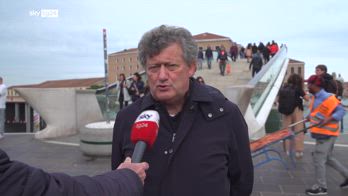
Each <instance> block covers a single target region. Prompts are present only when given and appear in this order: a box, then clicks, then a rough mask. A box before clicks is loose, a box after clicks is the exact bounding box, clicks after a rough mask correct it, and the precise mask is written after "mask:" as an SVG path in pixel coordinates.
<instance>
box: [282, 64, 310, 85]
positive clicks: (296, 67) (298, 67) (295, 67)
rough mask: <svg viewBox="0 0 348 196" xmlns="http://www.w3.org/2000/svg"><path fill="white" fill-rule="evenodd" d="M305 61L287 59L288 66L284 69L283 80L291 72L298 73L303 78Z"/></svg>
mask: <svg viewBox="0 0 348 196" xmlns="http://www.w3.org/2000/svg"><path fill="white" fill-rule="evenodd" d="M304 69H305V63H304V62H302V61H298V60H295V59H289V63H288V68H287V70H286V75H285V77H284V82H286V81H287V80H288V78H289V76H290V75H291V74H294V73H295V74H298V75H300V76H301V77H302V78H303V79H306V78H304Z"/></svg>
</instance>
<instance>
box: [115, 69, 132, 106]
mask: <svg viewBox="0 0 348 196" xmlns="http://www.w3.org/2000/svg"><path fill="white" fill-rule="evenodd" d="M128 87H129V86H128V83H127V80H126V76H125V75H124V74H123V73H121V74H120V75H119V77H118V84H117V86H116V92H117V100H118V102H119V104H120V110H122V108H123V106H128V102H129V101H130V100H131V97H130V95H129V92H128Z"/></svg>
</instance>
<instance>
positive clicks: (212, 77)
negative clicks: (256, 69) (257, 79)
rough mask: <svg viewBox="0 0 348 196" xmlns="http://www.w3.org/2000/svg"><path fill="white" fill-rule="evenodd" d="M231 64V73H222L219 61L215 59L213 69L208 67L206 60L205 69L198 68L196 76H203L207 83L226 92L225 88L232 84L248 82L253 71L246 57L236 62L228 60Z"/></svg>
mask: <svg viewBox="0 0 348 196" xmlns="http://www.w3.org/2000/svg"><path fill="white" fill-rule="evenodd" d="M228 63H229V64H231V73H230V74H225V76H221V75H220V69H219V65H218V63H217V62H216V60H215V61H213V64H212V69H210V70H209V69H208V66H207V64H206V62H204V64H203V69H202V70H199V69H197V72H196V74H195V76H202V77H203V78H204V81H205V83H206V84H208V85H211V86H214V87H215V88H217V89H219V90H220V91H221V92H223V93H224V88H225V87H228V86H231V85H241V84H246V83H247V82H248V81H249V80H250V79H251V71H249V63H247V62H246V59H242V60H241V59H238V60H237V61H236V62H232V61H231V60H230V61H228Z"/></svg>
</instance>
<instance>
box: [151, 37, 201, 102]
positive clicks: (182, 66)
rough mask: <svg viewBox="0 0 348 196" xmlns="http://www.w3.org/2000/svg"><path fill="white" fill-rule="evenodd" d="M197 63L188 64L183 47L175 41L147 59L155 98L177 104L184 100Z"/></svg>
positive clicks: (152, 92) (152, 93)
mask: <svg viewBox="0 0 348 196" xmlns="http://www.w3.org/2000/svg"><path fill="white" fill-rule="evenodd" d="M195 71H196V65H195V64H194V63H193V64H192V65H191V66H189V65H187V64H186V63H185V61H184V59H183V52H182V50H181V47H180V46H179V45H178V44H176V43H173V44H171V45H169V46H168V47H167V48H165V49H163V50H162V51H161V52H160V53H159V54H158V55H156V56H154V57H152V58H149V59H147V65H146V73H147V76H148V83H149V87H150V92H151V95H152V96H153V97H154V99H155V100H157V101H160V102H163V103H166V104H176V103H180V102H182V101H183V100H184V98H185V94H186V92H187V91H188V89H189V78H190V77H191V76H193V74H194V73H195Z"/></svg>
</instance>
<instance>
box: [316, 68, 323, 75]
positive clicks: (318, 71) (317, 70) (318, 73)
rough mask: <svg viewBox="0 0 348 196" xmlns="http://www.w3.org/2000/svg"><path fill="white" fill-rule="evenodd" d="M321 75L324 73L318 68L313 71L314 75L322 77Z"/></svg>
mask: <svg viewBox="0 0 348 196" xmlns="http://www.w3.org/2000/svg"><path fill="white" fill-rule="evenodd" d="M322 74H324V71H323V70H321V69H319V68H316V69H315V75H317V76H320V75H322Z"/></svg>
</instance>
